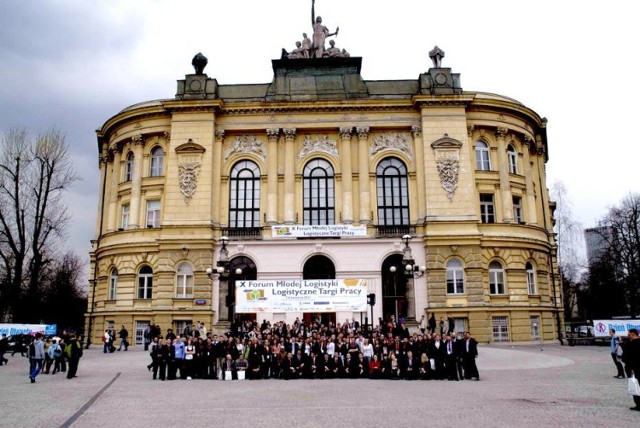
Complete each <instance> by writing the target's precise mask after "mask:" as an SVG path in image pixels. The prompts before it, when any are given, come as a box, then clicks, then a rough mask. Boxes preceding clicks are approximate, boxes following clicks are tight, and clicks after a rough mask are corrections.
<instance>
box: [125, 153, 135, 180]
mask: <svg viewBox="0 0 640 428" xmlns="http://www.w3.org/2000/svg"><path fill="white" fill-rule="evenodd" d="M133 162H134V158H133V153H132V152H130V153H129V154H128V155H127V163H126V164H125V167H124V181H131V180H132V179H133Z"/></svg>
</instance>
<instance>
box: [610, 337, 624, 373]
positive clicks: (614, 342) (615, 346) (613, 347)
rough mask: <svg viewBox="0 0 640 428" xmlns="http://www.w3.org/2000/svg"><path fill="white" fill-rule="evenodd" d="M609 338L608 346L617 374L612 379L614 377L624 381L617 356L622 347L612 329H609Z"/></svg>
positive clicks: (620, 363) (622, 370)
mask: <svg viewBox="0 0 640 428" xmlns="http://www.w3.org/2000/svg"><path fill="white" fill-rule="evenodd" d="M609 337H611V342H610V345H609V346H610V349H609V350H610V351H611V358H612V359H613V364H615V365H616V370H618V374H616V375H615V376H613V377H615V378H616V379H624V377H625V376H624V369H623V368H622V362H621V358H620V355H619V354H618V353H619V352H620V351H621V350H622V347H621V346H620V337H619V336H616V330H615V329H613V328H611V329H609Z"/></svg>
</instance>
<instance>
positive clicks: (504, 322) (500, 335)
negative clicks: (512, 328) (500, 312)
mask: <svg viewBox="0 0 640 428" xmlns="http://www.w3.org/2000/svg"><path fill="white" fill-rule="evenodd" d="M491 326H492V328H493V341H494V342H509V317H492V318H491Z"/></svg>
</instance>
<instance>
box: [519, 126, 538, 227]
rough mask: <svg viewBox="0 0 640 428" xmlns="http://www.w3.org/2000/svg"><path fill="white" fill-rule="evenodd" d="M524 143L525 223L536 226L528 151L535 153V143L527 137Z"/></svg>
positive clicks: (536, 214)
mask: <svg viewBox="0 0 640 428" xmlns="http://www.w3.org/2000/svg"><path fill="white" fill-rule="evenodd" d="M524 143H525V144H526V147H523V150H522V151H523V152H524V160H523V163H524V178H525V185H526V186H527V210H526V212H527V219H526V220H527V223H530V224H538V213H537V210H536V195H535V190H534V187H533V171H532V168H533V165H532V162H531V154H530V150H533V153H535V147H536V145H535V143H534V142H533V139H532V138H531V137H529V136H528V135H525V136H524Z"/></svg>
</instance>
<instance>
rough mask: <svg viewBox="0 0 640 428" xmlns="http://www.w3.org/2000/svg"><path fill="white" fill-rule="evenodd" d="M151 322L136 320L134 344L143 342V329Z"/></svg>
mask: <svg viewBox="0 0 640 428" xmlns="http://www.w3.org/2000/svg"><path fill="white" fill-rule="evenodd" d="M149 324H151V323H150V322H149V321H136V331H135V337H136V339H135V340H136V342H135V344H136V345H142V344H143V343H144V331H145V329H146V328H147V327H148V326H149Z"/></svg>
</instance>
